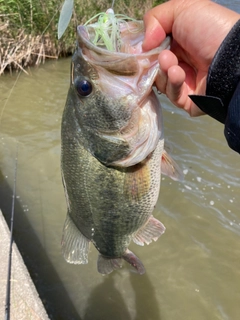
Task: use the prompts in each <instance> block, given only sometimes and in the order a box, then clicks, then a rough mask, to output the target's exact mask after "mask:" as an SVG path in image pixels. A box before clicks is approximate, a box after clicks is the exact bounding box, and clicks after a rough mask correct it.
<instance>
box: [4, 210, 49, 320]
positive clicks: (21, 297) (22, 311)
mask: <svg viewBox="0 0 240 320" xmlns="http://www.w3.org/2000/svg"><path fill="white" fill-rule="evenodd" d="M9 246H10V231H9V228H8V226H7V223H6V221H5V219H4V217H3V215H2V212H1V210H0V275H1V280H0V283H1V285H0V319H4V318H5V300H6V286H7V274H8V258H9ZM11 270H12V272H11V305H10V319H11V320H22V319H26V320H49V317H48V315H47V313H46V310H45V308H44V306H43V304H42V301H41V299H40V298H39V295H38V292H37V290H36V288H35V286H34V284H33V281H32V279H31V277H30V275H29V272H28V270H27V268H26V266H25V264H24V261H23V259H22V256H21V254H20V252H19V250H18V248H17V246H16V244H15V243H13V247H12V269H11Z"/></svg>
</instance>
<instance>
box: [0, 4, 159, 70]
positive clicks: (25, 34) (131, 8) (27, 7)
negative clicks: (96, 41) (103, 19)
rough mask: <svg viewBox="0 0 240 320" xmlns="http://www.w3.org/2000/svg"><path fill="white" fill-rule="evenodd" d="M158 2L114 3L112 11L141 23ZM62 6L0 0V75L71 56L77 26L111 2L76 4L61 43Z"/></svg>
mask: <svg viewBox="0 0 240 320" xmlns="http://www.w3.org/2000/svg"><path fill="white" fill-rule="evenodd" d="M161 2H164V1H156V0H155V1H154V0H115V4H114V11H115V12H116V13H123V14H126V15H128V16H130V17H132V18H136V19H142V17H143V15H144V13H145V12H146V11H147V10H149V9H150V8H152V7H153V6H155V5H157V4H159V3H161ZM62 4H63V0H0V75H1V74H2V73H4V72H5V71H10V72H11V71H12V70H14V69H22V70H23V71H25V69H26V67H28V66H31V65H39V64H40V63H43V62H44V61H45V59H50V58H52V59H57V58H59V57H63V56H68V55H71V54H72V53H73V51H74V49H75V37H76V35H75V29H76V26H77V25H79V24H83V23H85V22H86V21H87V20H88V19H89V18H91V17H92V16H94V15H95V14H96V13H98V12H102V11H106V10H107V9H108V8H110V7H111V5H112V0H98V1H94V0H92V1H86V0H75V7H74V14H73V17H72V20H71V23H70V25H69V27H68V29H67V31H66V32H65V34H64V36H63V37H62V38H61V40H57V24H58V19H59V12H60V9H61V6H62ZM25 72H26V71H25Z"/></svg>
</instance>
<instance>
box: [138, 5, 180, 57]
mask: <svg viewBox="0 0 240 320" xmlns="http://www.w3.org/2000/svg"><path fill="white" fill-rule="evenodd" d="M143 21H144V25H145V37H144V41H143V44H142V48H143V51H148V50H151V49H153V48H155V47H157V46H159V45H160V44H161V42H162V41H163V40H164V39H165V37H166V34H167V33H171V32H172V25H173V22H174V4H173V3H172V1H168V2H165V3H163V4H160V5H159V6H157V7H154V8H153V9H151V10H149V11H148V12H147V13H146V14H145V15H144V18H143Z"/></svg>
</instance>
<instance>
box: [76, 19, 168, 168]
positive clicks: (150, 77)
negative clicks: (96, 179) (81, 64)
mask: <svg viewBox="0 0 240 320" xmlns="http://www.w3.org/2000/svg"><path fill="white" fill-rule="evenodd" d="M131 30H139V31H138V32H131ZM77 35H78V38H77V40H78V46H79V49H80V51H79V52H80V54H81V55H82V57H83V59H84V60H85V61H86V62H87V63H89V64H90V65H91V66H93V67H94V69H95V70H96V73H97V74H98V78H97V79H94V82H95V84H96V86H97V87H98V89H99V90H100V91H101V92H103V93H104V94H105V95H107V96H108V97H110V98H111V99H112V100H115V99H116V100H119V101H121V102H122V104H124V105H126V107H127V108H128V110H129V111H130V112H131V113H132V118H131V121H130V122H129V123H128V124H127V125H126V126H125V127H123V128H121V129H120V130H119V131H118V132H104V130H101V132H99V134H100V135H101V136H102V137H103V139H107V140H109V141H112V140H113V139H114V140H115V141H116V140H118V139H119V141H120V140H122V139H123V140H124V141H126V142H127V143H128V144H129V149H130V152H129V154H128V155H127V156H126V157H124V158H123V159H120V160H119V159H116V161H113V162H111V163H108V165H113V166H120V167H129V166H133V165H135V164H137V163H140V162H142V161H144V160H145V159H146V158H147V156H148V155H149V154H151V153H152V152H153V151H154V149H155V148H156V146H157V144H158V142H159V139H163V125H162V115H161V106H160V103H159V101H158V99H157V97H156V96H155V94H154V93H153V92H152V86H153V84H154V81H155V79H156V76H157V74H158V72H159V64H158V55H159V53H160V52H161V51H162V50H164V49H167V48H168V47H169V46H170V38H166V39H165V40H164V42H163V43H162V44H161V45H160V46H159V47H157V48H155V49H152V50H150V51H148V52H143V50H142V42H143V39H144V30H143V22H142V21H137V22H129V23H128V25H127V29H126V30H125V29H123V30H121V37H122V38H121V40H122V45H121V48H120V49H119V50H118V51H110V50H108V49H107V48H106V47H105V46H97V45H96V44H95V43H94V41H93V39H94V38H95V36H96V34H95V30H94V28H92V27H91V26H82V25H80V26H78V27H77Z"/></svg>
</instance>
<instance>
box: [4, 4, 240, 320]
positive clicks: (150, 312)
mask: <svg viewBox="0 0 240 320" xmlns="http://www.w3.org/2000/svg"><path fill="white" fill-rule="evenodd" d="M235 2H237V1H235ZM69 65H70V60H62V61H57V62H49V63H46V64H45V65H44V66H42V67H40V68H39V69H32V70H31V73H30V75H29V76H27V75H25V74H21V75H20V78H19V81H18V82H17V83H16V86H15V87H14V90H13V93H12V94H11V95H10V90H11V88H12V87H13V85H14V83H15V77H14V76H13V77H10V76H7V75H5V76H3V77H1V78H0V97H1V98H0V99H1V100H0V101H1V102H0V103H1V105H0V112H1V111H2V110H3V107H4V105H5V109H4V111H3V113H2V117H1V123H0V168H1V175H0V207H1V208H2V210H3V211H4V215H5V217H6V218H7V220H8V221H9V216H10V207H11V200H12V185H13V176H14V166H15V153H16V143H17V141H18V142H19V155H18V176H17V203H16V214H15V218H16V222H15V230H14V236H15V239H16V242H17V244H18V246H19V248H20V250H21V252H22V253H23V257H24V260H25V261H26V264H27V266H28V268H29V270H30V272H31V276H32V277H33V279H34V282H35V284H36V286H37V289H38V291H39V293H40V295H41V297H42V299H43V301H44V303H45V305H46V308H47V311H48V312H49V314H50V316H51V318H52V319H54V320H56V319H76V320H78V319H82V320H90V319H97V320H98V319H99V320H100V319H101V320H103V319H104V320H105V319H113V318H114V319H116V320H120V319H124V320H146V319H148V320H170V319H171V320H188V319H189V320H190V319H191V320H192V319H194V320H205V319H211V320H217V319H222V320H226V319H231V320H237V319H239V314H240V305H239V301H240V289H239V288H240V268H239V261H240V246H239V242H240V214H239V205H240V202H239V196H238V195H239V192H240V183H239V181H240V170H239V163H238V162H239V155H238V154H236V153H234V152H233V151H231V150H230V149H229V148H228V146H227V144H226V142H225V140H224V136H223V127H222V125H221V124H219V123H217V122H216V121H214V120H212V119H210V118H208V117H207V116H206V117H201V118H197V119H190V118H189V117H188V116H187V115H186V114H185V113H184V112H182V111H181V110H178V109H176V108H175V107H173V106H172V105H170V104H169V103H168V101H167V100H166V99H165V98H164V97H163V96H161V100H162V104H163V107H164V122H165V136H166V140H167V142H168V145H169V146H170V148H171V149H172V154H173V156H174V158H175V160H176V161H177V162H178V164H179V165H181V166H182V168H183V170H184V174H185V180H184V182H182V183H179V182H173V181H172V180H170V179H169V178H167V177H163V179H162V186H161V193H160V198H159V201H158V203H157V206H156V208H155V213H154V215H155V216H156V218H158V219H159V220H161V221H162V222H163V223H164V224H165V226H166V227H167V231H166V233H165V234H164V235H163V236H162V237H161V239H159V240H158V241H157V242H156V243H153V244H151V245H150V246H145V247H138V246H136V245H134V244H132V248H133V250H134V252H135V253H136V254H137V255H138V256H139V257H140V258H141V260H142V261H143V263H144V265H145V267H146V270H147V273H146V274H145V275H143V276H139V275H137V274H136V273H134V271H133V270H132V269H131V267H130V266H129V265H128V264H124V268H123V269H122V270H120V271H115V272H114V273H112V274H110V275H109V276H105V277H103V276H101V275H99V274H98V273H97V271H96V260H97V252H96V250H95V248H93V247H92V249H91V252H90V256H89V263H88V265H83V266H75V265H69V264H67V263H66V262H65V261H64V259H63V258H62V256H61V248H60V241H61V233H62V227H63V223H64V219H65V215H66V204H65V199H64V194H63V189H62V183H61V175H60V122H61V114H62V110H63V107H64V104H65V99H66V94H67V90H68V85H69Z"/></svg>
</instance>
